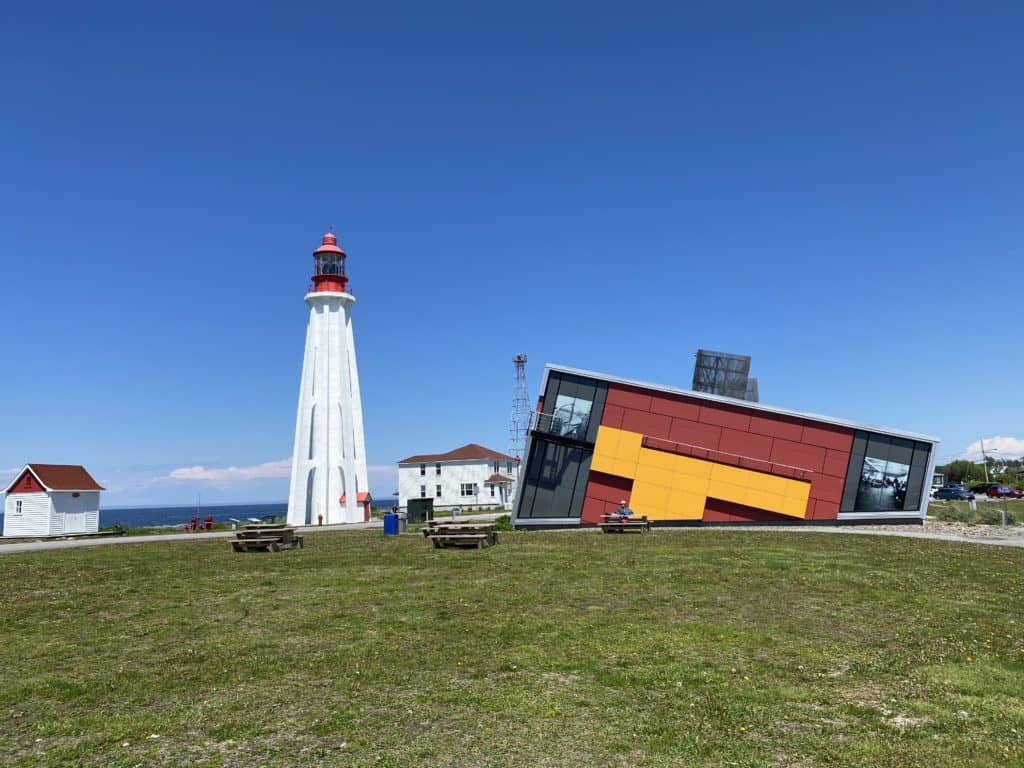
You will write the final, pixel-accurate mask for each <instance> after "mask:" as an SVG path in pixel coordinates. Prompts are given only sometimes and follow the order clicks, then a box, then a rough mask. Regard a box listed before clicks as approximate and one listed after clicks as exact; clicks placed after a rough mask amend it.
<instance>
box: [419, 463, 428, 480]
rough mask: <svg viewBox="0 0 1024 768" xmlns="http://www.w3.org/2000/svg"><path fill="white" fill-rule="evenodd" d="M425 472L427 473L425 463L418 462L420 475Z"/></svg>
mask: <svg viewBox="0 0 1024 768" xmlns="http://www.w3.org/2000/svg"><path fill="white" fill-rule="evenodd" d="M425 474H427V465H426V464H420V477H423V476H424V475H425Z"/></svg>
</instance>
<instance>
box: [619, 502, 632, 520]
mask: <svg viewBox="0 0 1024 768" xmlns="http://www.w3.org/2000/svg"><path fill="white" fill-rule="evenodd" d="M615 514H616V515H618V516H619V517H629V516H630V515H632V514H633V510H632V509H630V508H629V505H628V504H626V500H625V499H623V500H622V501H620V502H619V508H618V509H616V510H615Z"/></svg>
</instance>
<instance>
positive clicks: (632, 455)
mask: <svg viewBox="0 0 1024 768" xmlns="http://www.w3.org/2000/svg"><path fill="white" fill-rule="evenodd" d="M937 444H938V440H936V439H935V438H932V437H925V436H922V435H915V434H910V433H907V432H900V431H896V430H892V429H882V428H879V427H872V426H867V425H863V424H855V423H851V422H846V421H841V420H839V419H832V418H828V417H824V416H816V415H812V414H806V413H798V412H796V411H788V410H785V409H782V408H773V407H770V406H766V405H761V404H759V403H751V402H745V401H742V400H736V399H733V398H728V397H720V396H716V395H709V394H704V393H701V392H693V391H690V390H682V389H675V388H672V387H663V386H658V385H654V384H645V383H643V382H638V381H630V380H627V379H620V378H616V377H613V376H606V375H604V374H600V373H593V372H590V371H581V370H575V369H572V368H563V367H560V366H553V365H549V366H547V368H546V369H545V371H544V382H543V386H542V394H541V397H540V400H539V401H538V405H537V413H535V414H534V415H533V421H532V423H531V429H530V433H529V437H528V440H527V445H526V457H527V458H526V465H525V467H524V468H523V470H522V471H521V473H520V484H519V492H518V495H517V498H516V503H515V512H514V518H513V523H514V524H515V525H516V526H517V527H541V526H545V525H559V526H565V525H576V524H593V523H597V522H599V521H600V518H601V515H602V514H603V513H605V512H612V511H614V510H615V509H616V507H617V506H618V505H619V502H620V501H622V500H625V501H627V502H628V503H629V506H630V507H631V508H632V510H633V512H634V514H637V515H646V516H647V517H648V519H650V520H652V521H656V522H657V521H664V522H673V523H689V524H698V523H752V522H754V523H783V522H784V523H817V522H821V521H832V522H840V523H843V522H885V523H920V522H922V521H923V520H924V515H925V511H926V509H927V506H928V493H927V490H926V489H927V487H930V479H931V476H932V472H933V470H934V463H935V448H936V445H937ZM926 484H928V485H926Z"/></svg>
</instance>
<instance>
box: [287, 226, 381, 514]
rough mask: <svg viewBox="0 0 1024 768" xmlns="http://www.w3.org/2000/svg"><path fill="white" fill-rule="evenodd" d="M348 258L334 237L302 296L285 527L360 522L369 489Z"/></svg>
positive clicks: (316, 258) (316, 257)
mask: <svg viewBox="0 0 1024 768" xmlns="http://www.w3.org/2000/svg"><path fill="white" fill-rule="evenodd" d="M345 259H346V255H345V252H344V251H343V250H341V248H339V247H338V239H337V238H336V237H335V236H334V234H333V233H332V232H328V233H327V234H326V235H324V237H323V242H322V243H321V245H320V247H319V248H317V249H316V250H315V251H313V284H312V286H310V291H309V293H307V294H306V304H308V305H309V324H308V325H307V327H306V354H305V357H304V358H303V360H302V383H301V384H300V388H299V412H298V416H297V417H296V419H295V450H294V452H293V453H292V481H291V490H290V491H289V493H288V523H289V525H316V524H317V523H318V522H319V521H320V519H321V516H322V520H323V523H324V525H328V524H333V523H361V522H363V520H364V516H363V507H362V506H361V505H360V504H359V499H358V496H359V494H360V493H364V492H366V491H369V486H368V484H367V479H366V444H365V440H364V438H363V409H362V405H361V403H360V399H359V374H358V373H357V371H356V350H355V346H354V345H353V341H352V305H353V304H355V303H356V300H355V297H354V296H352V294H351V293H349V289H348V277H347V276H346V275H345Z"/></svg>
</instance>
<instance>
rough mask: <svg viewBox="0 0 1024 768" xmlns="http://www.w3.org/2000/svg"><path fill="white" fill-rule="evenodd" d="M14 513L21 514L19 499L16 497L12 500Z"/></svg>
mask: <svg viewBox="0 0 1024 768" xmlns="http://www.w3.org/2000/svg"><path fill="white" fill-rule="evenodd" d="M14 514H16V515H20V514H21V499H18V500H17V501H16V502H14Z"/></svg>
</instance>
